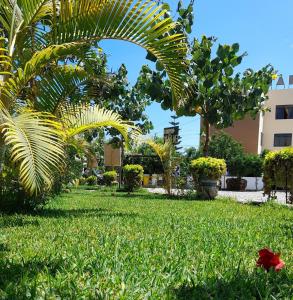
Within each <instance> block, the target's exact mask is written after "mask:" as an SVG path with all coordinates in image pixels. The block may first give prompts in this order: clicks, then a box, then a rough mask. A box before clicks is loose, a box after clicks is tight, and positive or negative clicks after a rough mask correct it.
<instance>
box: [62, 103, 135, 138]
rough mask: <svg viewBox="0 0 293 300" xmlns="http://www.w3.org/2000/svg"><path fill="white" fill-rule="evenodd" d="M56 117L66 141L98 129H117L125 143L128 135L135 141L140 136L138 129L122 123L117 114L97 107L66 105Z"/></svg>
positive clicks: (127, 123)
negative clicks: (59, 121)
mask: <svg viewBox="0 0 293 300" xmlns="http://www.w3.org/2000/svg"><path fill="white" fill-rule="evenodd" d="M58 117H59V118H60V120H62V124H63V126H64V133H65V135H66V138H67V139H69V138H71V137H73V136H76V135H78V134H81V133H83V132H85V131H87V130H90V129H95V128H99V127H113V128H115V129H117V130H118V131H119V132H120V133H121V134H122V135H123V137H124V139H125V141H126V142H128V140H129V137H130V136H129V135H131V138H132V139H136V138H137V137H138V136H139V135H140V131H139V129H138V128H137V127H135V126H134V125H132V124H131V123H129V122H125V121H123V120H122V119H121V117H120V115H119V114H117V113H115V112H113V111H111V110H107V109H104V108H100V107H99V106H97V105H89V104H83V105H76V106H74V105H67V106H64V107H62V108H61V109H60V111H59V112H58Z"/></svg>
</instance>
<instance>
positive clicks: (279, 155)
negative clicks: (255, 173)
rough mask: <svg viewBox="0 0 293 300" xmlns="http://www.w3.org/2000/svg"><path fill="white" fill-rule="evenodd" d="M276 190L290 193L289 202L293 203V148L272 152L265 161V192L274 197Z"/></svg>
mask: <svg viewBox="0 0 293 300" xmlns="http://www.w3.org/2000/svg"><path fill="white" fill-rule="evenodd" d="M276 188H284V189H286V190H287V191H289V192H290V198H289V199H286V200H287V202H293V148H285V149H283V150H280V151H277V152H270V153H268V154H267V155H266V157H265V160H264V192H265V194H267V195H269V196H272V193H273V191H274V190H275V189H276Z"/></svg>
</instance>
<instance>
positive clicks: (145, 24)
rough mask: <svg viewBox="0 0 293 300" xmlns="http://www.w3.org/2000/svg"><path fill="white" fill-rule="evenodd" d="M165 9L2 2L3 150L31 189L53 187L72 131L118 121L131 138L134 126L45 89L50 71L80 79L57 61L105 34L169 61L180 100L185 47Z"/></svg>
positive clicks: (128, 1) (147, 4)
mask: <svg viewBox="0 0 293 300" xmlns="http://www.w3.org/2000/svg"><path fill="white" fill-rule="evenodd" d="M165 14H166V11H165V10H164V9H162V7H160V6H157V5H156V1H152V0H63V1H60V0H18V1H17V0H0V76H1V78H0V149H1V151H2V152H4V151H7V149H8V150H9V151H10V157H11V160H12V161H14V162H15V163H16V164H17V165H18V167H19V174H20V175H19V176H20V182H21V183H22V185H23V186H24V187H25V188H26V189H27V190H28V191H29V192H31V193H36V192H38V191H40V190H41V188H42V186H44V185H47V186H50V184H51V183H52V168H56V166H59V165H60V161H61V160H62V157H63V145H64V142H65V141H66V138H67V137H71V136H73V135H74V134H77V133H81V132H83V131H85V130H87V129H89V128H94V127H97V126H114V127H115V128H117V129H118V130H120V131H121V132H122V134H123V135H125V137H126V136H127V132H128V131H129V128H131V125H129V124H128V123H126V122H123V121H122V120H121V119H120V118H119V116H117V115H116V114H113V113H112V114H111V112H108V111H105V110H101V109H99V108H98V107H96V106H89V105H80V104H75V105H72V104H70V103H68V101H67V99H68V98H67V97H64V94H62V95H61V94H60V93H59V94H58V89H54V86H51V85H50V87H49V88H47V90H46V88H45V83H46V80H47V83H48V74H51V75H52V74H55V75H57V73H55V72H57V71H56V70H58V69H59V70H60V72H59V75H60V77H59V79H60V80H61V81H62V80H64V78H65V77H66V76H67V78H65V79H66V82H67V83H68V80H74V78H76V77H74V76H76V75H73V74H72V72H73V70H71V74H70V70H69V69H70V68H65V66H64V64H61V63H60V61H62V60H63V61H64V59H65V58H68V57H71V56H75V57H80V55H83V54H84V53H86V52H87V49H89V47H90V46H91V45H92V46H94V45H96V43H97V42H99V41H100V40H102V39H119V40H125V41H129V42H132V43H135V44H137V45H139V46H141V47H144V48H145V49H146V50H147V51H149V52H150V53H152V54H153V55H154V56H156V57H157V58H158V60H159V62H160V63H161V64H162V65H163V66H164V67H165V69H166V71H167V73H168V75H169V78H170V81H171V85H172V91H173V95H174V100H176V101H177V102H178V101H179V99H180V94H181V91H182V90H183V83H182V82H181V80H180V78H181V74H182V73H183V72H184V71H185V63H184V59H185V55H186V49H187V46H186V43H185V38H184V36H183V35H181V34H172V33H171V31H172V29H173V28H174V27H175V26H176V24H175V23H174V22H172V20H171V19H170V18H165V17H164V16H165ZM62 72H63V73H62ZM76 73H78V74H79V75H80V76H81V77H82V76H85V74H82V70H77V69H75V70H74V74H76ZM56 86H57V81H56ZM73 86H76V85H73ZM47 87H48V86H47ZM51 87H52V88H51ZM59 87H60V86H59ZM56 91H57V94H56ZM42 92H43V95H42ZM44 92H45V94H44ZM65 92H71V95H74V92H75V91H74V89H73V90H70V89H68V86H67V90H66V91H65ZM54 93H55V94H54ZM60 95H61V96H63V97H59V96H60ZM174 103H175V102H174ZM38 110H39V111H38ZM60 121H61V122H60ZM0 159H1V154H0ZM0 168H1V166H0Z"/></svg>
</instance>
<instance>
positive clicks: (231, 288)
mask: <svg viewBox="0 0 293 300" xmlns="http://www.w3.org/2000/svg"><path fill="white" fill-rule="evenodd" d="M292 282H293V276H292V274H291V275H289V274H288V272H287V271H286V270H282V271H281V272H279V273H276V272H269V273H266V272H265V271H263V270H257V271H255V272H254V273H253V274H248V273H242V274H238V275H237V276H235V277H234V278H232V279H231V280H225V279H216V278H210V279H209V280H208V281H207V282H205V283H204V284H199V285H195V286H190V285H188V284H187V285H184V284H183V285H182V286H180V287H179V288H176V289H171V290H170V299H178V300H183V299H184V300H185V299H186V300H192V299H201V300H204V299H243V300H244V299H245V300H246V299H285V298H286V299H290V296H292V295H293V286H292Z"/></svg>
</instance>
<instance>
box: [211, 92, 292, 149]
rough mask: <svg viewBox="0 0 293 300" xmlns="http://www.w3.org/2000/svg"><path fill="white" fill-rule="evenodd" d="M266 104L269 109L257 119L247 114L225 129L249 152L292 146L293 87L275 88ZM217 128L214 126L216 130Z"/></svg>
mask: <svg viewBox="0 0 293 300" xmlns="http://www.w3.org/2000/svg"><path fill="white" fill-rule="evenodd" d="M268 96H269V100H268V101H267V102H266V106H267V107H269V108H270V111H269V112H266V113H265V114H263V115H260V116H259V117H257V118H256V119H255V120H252V119H251V118H246V119H244V120H242V121H237V122H235V123H234V125H233V127H229V128H226V129H225V130H224V131H225V132H227V133H228V134H230V135H231V136H232V137H233V138H234V139H236V140H238V141H239V142H240V143H241V144H242V145H243V147H244V149H245V151H246V152H248V153H261V152H262V151H263V150H265V149H268V150H271V151H276V150H280V149H282V148H284V147H288V146H292V135H293V89H277V90H271V91H270V92H269V94H268ZM214 131H215V130H212V132H214Z"/></svg>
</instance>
